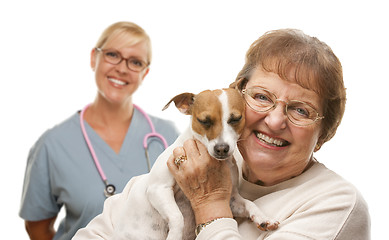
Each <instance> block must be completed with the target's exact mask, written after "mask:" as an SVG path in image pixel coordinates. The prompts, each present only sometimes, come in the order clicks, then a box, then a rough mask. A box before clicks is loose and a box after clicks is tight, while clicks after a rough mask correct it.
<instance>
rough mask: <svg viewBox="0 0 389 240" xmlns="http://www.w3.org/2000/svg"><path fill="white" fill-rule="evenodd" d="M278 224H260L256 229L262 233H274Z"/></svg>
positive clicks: (269, 222)
mask: <svg viewBox="0 0 389 240" xmlns="http://www.w3.org/2000/svg"><path fill="white" fill-rule="evenodd" d="M279 224H280V222H278V221H266V222H262V223H260V224H257V228H259V229H260V230H262V231H274V230H276V229H277V228H278V225H279Z"/></svg>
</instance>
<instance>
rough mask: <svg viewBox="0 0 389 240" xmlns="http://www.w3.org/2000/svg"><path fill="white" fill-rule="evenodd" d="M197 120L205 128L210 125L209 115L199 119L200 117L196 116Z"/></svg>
mask: <svg viewBox="0 0 389 240" xmlns="http://www.w3.org/2000/svg"><path fill="white" fill-rule="evenodd" d="M197 121H198V122H199V123H200V124H201V125H203V126H204V127H206V128H209V127H211V126H212V121H211V119H210V118H209V117H207V118H205V119H200V118H197Z"/></svg>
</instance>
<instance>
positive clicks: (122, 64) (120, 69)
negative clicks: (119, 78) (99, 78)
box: [116, 59, 130, 73]
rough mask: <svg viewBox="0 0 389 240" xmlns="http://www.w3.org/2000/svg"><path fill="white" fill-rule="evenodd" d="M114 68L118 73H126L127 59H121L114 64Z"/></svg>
mask: <svg viewBox="0 0 389 240" xmlns="http://www.w3.org/2000/svg"><path fill="white" fill-rule="evenodd" d="M116 70H117V71H118V72H119V73H127V72H128V71H130V70H129V69H128V67H127V61H126V60H125V59H123V60H122V61H121V62H120V63H119V64H117V65H116Z"/></svg>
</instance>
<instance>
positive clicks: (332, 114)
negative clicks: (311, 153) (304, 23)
mask: <svg viewBox="0 0 389 240" xmlns="http://www.w3.org/2000/svg"><path fill="white" fill-rule="evenodd" d="M257 67H261V68H262V69H263V70H265V71H267V72H273V73H276V74H278V75H279V76H280V78H281V79H283V80H285V81H291V82H295V83H297V84H299V85H300V86H302V87H303V88H306V89H309V90H313V91H314V92H316V93H317V94H318V95H319V97H320V98H321V100H322V103H321V107H322V110H323V115H324V119H322V120H321V121H322V125H321V126H322V129H321V135H320V138H319V141H318V144H319V145H318V146H319V147H320V146H321V145H322V144H323V143H325V142H326V141H328V140H330V139H331V138H332V137H333V136H334V135H335V132H336V129H337V128H338V126H339V124H340V122H341V120H342V117H343V114H344V111H345V103H346V91H345V87H344V83H343V70H342V65H341V63H340V61H339V59H338V58H337V57H336V56H335V54H334V53H333V52H332V50H331V48H330V47H329V46H328V45H327V44H325V43H324V42H321V41H319V40H318V39H317V38H315V37H311V36H308V35H306V34H304V33H303V32H302V31H300V30H296V29H280V30H275V31H269V32H267V33H265V34H264V35H263V36H261V37H260V38H259V39H257V40H256V41H255V42H254V43H253V44H252V45H251V46H250V48H249V50H248V51H247V53H246V61H245V65H244V66H243V68H242V70H241V71H240V72H239V74H238V76H237V79H236V80H237V81H238V80H240V79H245V80H246V81H243V82H241V84H240V88H243V87H244V85H245V84H246V83H247V81H249V80H250V77H251V75H252V74H253V72H254V70H255V69H256V68H257Z"/></svg>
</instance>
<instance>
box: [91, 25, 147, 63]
mask: <svg viewBox="0 0 389 240" xmlns="http://www.w3.org/2000/svg"><path fill="white" fill-rule="evenodd" d="M123 33H125V34H130V35H131V37H130V38H129V39H128V43H129V44H131V45H134V44H137V43H139V42H142V41H144V42H145V43H146V45H147V49H148V51H147V63H148V64H150V63H151V40H150V37H149V35H147V33H146V31H145V30H144V29H143V28H141V27H140V26H138V25H137V24H135V23H132V22H117V23H114V24H112V25H110V26H109V27H107V28H106V29H105V30H104V31H103V33H102V34H101V36H100V38H99V39H98V41H97V43H96V46H95V47H97V48H102V47H103V46H104V44H105V43H107V42H108V40H109V39H110V38H111V37H112V36H116V35H118V34H123Z"/></svg>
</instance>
